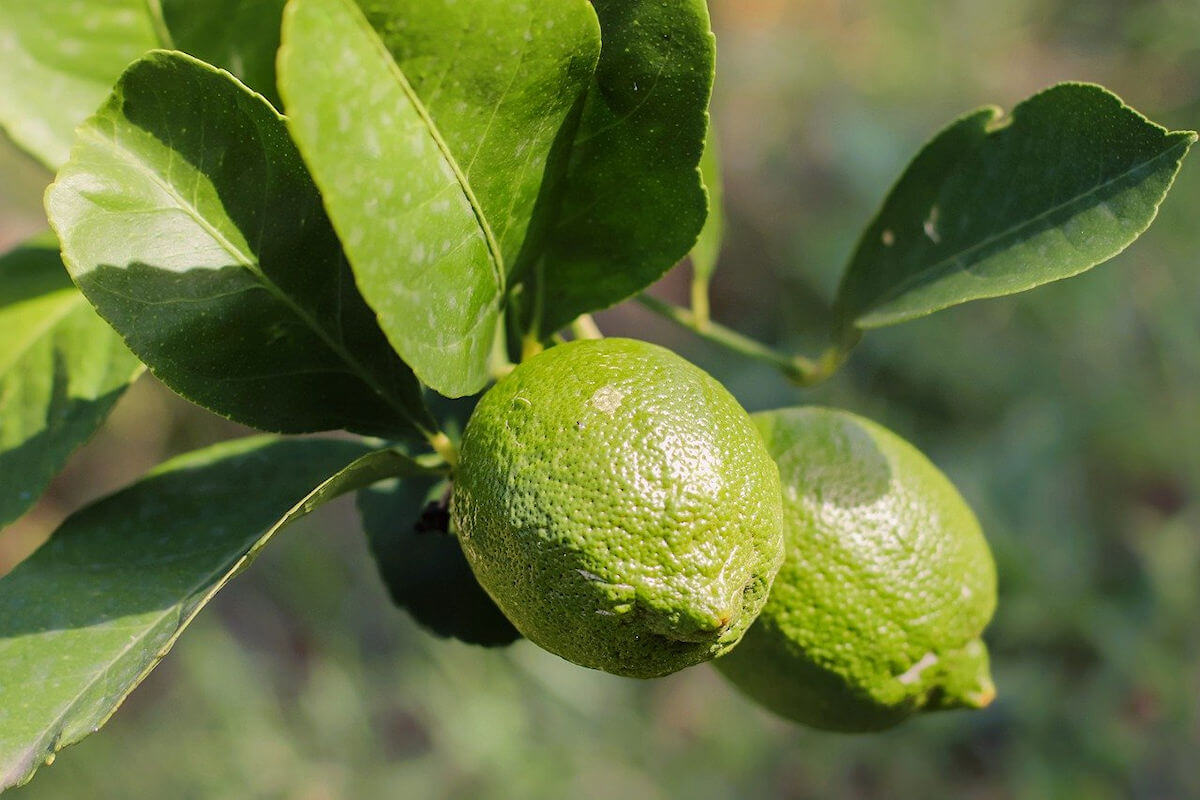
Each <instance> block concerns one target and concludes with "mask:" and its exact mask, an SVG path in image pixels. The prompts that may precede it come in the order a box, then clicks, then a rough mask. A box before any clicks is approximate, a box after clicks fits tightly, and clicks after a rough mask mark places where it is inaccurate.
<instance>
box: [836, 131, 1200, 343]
mask: <svg viewBox="0 0 1200 800" xmlns="http://www.w3.org/2000/svg"><path fill="white" fill-rule="evenodd" d="M1182 133H1183V132H1181V131H1172V132H1170V133H1168V134H1167V135H1168V136H1177V135H1180V134H1182ZM1192 141H1193V140H1191V139H1190V138H1189V137H1188V136H1187V135H1186V134H1183V138H1182V139H1181V140H1180V141H1179V142H1178V143H1176V144H1174V145H1171V146H1170V147H1168V148H1167V149H1165V150H1163V151H1162V152H1160V153H1158V154H1156V155H1155V156H1153V157H1151V158H1148V159H1146V160H1145V161H1140V162H1138V163H1137V164H1135V165H1133V166H1131V167H1130V168H1128V169H1126V170H1125V171H1123V172H1121V173H1120V174H1119V175H1114V176H1113V177H1112V178H1109V179H1108V180H1106V181H1104V182H1103V183H1099V184H1096V185H1095V186H1093V187H1092V188H1090V189H1088V190H1087V191H1086V192H1083V193H1081V194H1077V195H1075V196H1074V197H1072V198H1070V199H1068V200H1064V201H1063V202H1061V203H1058V204H1057V205H1054V206H1052V207H1050V208H1048V209H1046V210H1045V211H1043V212H1041V213H1039V214H1038V215H1036V216H1034V217H1030V218H1029V219H1026V220H1023V221H1021V222H1019V223H1017V224H1016V225H1012V226H1010V227H1008V228H1006V229H1004V230H1002V231H999V232H998V233H994V234H992V235H991V236H988V237H987V238H985V239H983V240H981V241H979V242H976V243H975V244H973V245H971V246H969V247H965V248H963V249H961V250H959V251H957V252H955V253H952V254H949V255H946V256H943V257H942V258H941V259H939V260H938V261H936V262H934V263H933V264H930V265H929V266H927V267H925V268H924V269H922V270H920V271H919V272H916V273H914V274H913V275H911V276H909V278H907V279H906V280H904V281H901V282H900V283H899V284H898V285H897V286H896V287H895V288H893V289H892V290H891V291H890V292H888V293H886V294H884V295H883V296H881V297H880V298H879V299H878V300H875V301H874V302H872V303H870V304H869V305H867V306H865V307H864V308H863V310H862V311H861V312H859V313H858V314H856V317H857V318H858V319H860V320H861V319H862V318H864V317H867V316H869V315H871V314H873V313H878V311H879V309H881V308H882V307H884V306H886V305H887V304H888V303H891V302H892V301H894V300H896V299H897V298H898V297H900V296H901V295H903V294H904V293H905V292H907V291H909V290H911V289H913V288H914V287H916V286H920V285H922V284H924V283H928V282H930V281H931V280H933V279H935V278H936V277H940V274H950V273H952V272H955V271H963V272H965V271H966V270H965V269H962V270H954V269H953V267H954V264H955V262H957V261H959V260H960V259H963V258H965V257H967V256H969V255H970V254H971V253H974V252H975V251H978V250H982V249H984V248H987V247H989V246H991V245H993V244H995V243H997V242H1001V241H1003V240H1005V239H1008V238H1011V237H1015V236H1018V235H1019V234H1020V233H1021V231H1022V230H1023V229H1025V228H1027V227H1030V226H1033V225H1036V224H1037V223H1038V222H1041V221H1042V220H1044V219H1046V218H1048V217H1051V216H1053V215H1055V214H1057V213H1059V212H1060V211H1063V210H1065V209H1067V208H1069V207H1071V206H1072V205H1075V204H1077V203H1081V202H1083V201H1084V200H1086V199H1088V198H1089V197H1091V196H1092V195H1095V194H1097V193H1098V192H1101V191H1103V190H1105V189H1107V188H1108V187H1110V186H1113V185H1115V184H1117V183H1119V182H1120V181H1123V180H1125V179H1126V178H1128V177H1130V176H1131V175H1133V174H1134V173H1135V172H1137V171H1138V170H1141V169H1145V168H1147V167H1149V166H1150V165H1152V164H1154V163H1155V162H1157V161H1159V160H1162V159H1165V158H1167V157H1168V156H1171V155H1172V154H1173V153H1174V152H1175V151H1177V150H1180V149H1186V148H1187V147H1189V146H1190V145H1191V143H1192ZM1159 205H1161V200H1160V201H1159V203H1156V204H1155V206H1154V207H1155V210H1157V208H1158V206H1159Z"/></svg>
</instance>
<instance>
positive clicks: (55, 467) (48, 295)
mask: <svg viewBox="0 0 1200 800" xmlns="http://www.w3.org/2000/svg"><path fill="white" fill-rule="evenodd" d="M140 371H141V364H139V363H138V360H137V359H136V358H134V357H133V354H131V353H130V352H129V351H128V350H127V349H126V348H125V346H124V345H122V344H121V341H120V339H119V338H118V337H117V335H116V334H115V333H113V331H112V329H111V328H109V327H108V325H107V324H105V322H104V320H102V319H100V318H99V317H98V316H96V312H94V311H93V310H92V308H91V306H89V305H88V304H87V301H85V300H84V299H83V296H82V295H81V294H79V292H78V291H77V290H76V289H75V287H74V286H72V285H71V279H70V278H69V277H68V275H67V271H66V270H65V269H64V268H63V265H62V261H61V259H60V258H59V256H58V248H57V243H56V242H54V241H53V239H52V238H51V237H44V238H41V239H38V240H34V241H31V242H29V243H27V244H26V245H24V246H22V247H19V248H17V249H16V250H13V251H11V252H9V253H6V254H5V255H4V256H0V528H2V527H3V526H5V525H7V524H8V523H10V522H12V521H13V520H15V519H16V518H17V517H19V516H21V514H23V513H25V512H26V511H27V510H28V509H29V507H30V506H32V505H33V503H34V502H35V501H36V500H37V498H38V497H39V496H40V495H41V493H42V491H43V490H44V489H45V488H46V486H47V484H49V483H50V479H51V478H53V477H54V476H55V474H57V473H58V471H59V470H60V469H62V466H63V464H64V463H65V462H66V460H67V458H68V457H69V456H70V455H71V453H73V452H74V451H75V448H77V447H79V445H81V444H83V443H84V442H85V441H87V440H88V438H89V437H90V436H91V435H92V434H93V433H94V432H95V431H96V429H97V428H99V427H100V425H101V423H103V422H104V420H105V418H106V417H107V416H108V412H109V411H110V410H111V409H112V407H113V405H114V404H115V403H116V402H117V399H118V398H120V396H121V394H122V393H123V392H124V391H125V387H126V386H128V385H129V383H130V382H131V381H132V380H133V379H134V377H135V376H136V375H137V374H138V373H139V372H140Z"/></svg>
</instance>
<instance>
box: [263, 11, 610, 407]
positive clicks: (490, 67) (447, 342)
mask: <svg viewBox="0 0 1200 800" xmlns="http://www.w3.org/2000/svg"><path fill="white" fill-rule="evenodd" d="M362 5H363V6H364V8H365V11H366V15H364V13H363V11H361V10H360V9H359V8H358V7H357V6H355V4H354V3H353V2H352V1H351V0H292V1H291V2H290V3H289V5H288V8H287V10H286V12H285V15H284V29H283V47H282V49H281V51H280V58H279V82H280V93H281V94H282V95H283V99H284V104H285V106H286V108H287V111H288V117H289V123H290V126H291V129H292V133H293V135H294V136H295V138H296V141H297V142H298V143H299V146H300V149H301V151H302V152H303V153H304V155H305V159H306V160H307V162H308V165H309V167H310V169H311V170H312V172H313V175H314V176H315V178H316V181H317V183H318V185H320V186H321V189H322V192H323V194H324V197H325V203H326V206H327V208H328V209H329V213H330V216H331V217H332V219H333V221H334V225H335V226H336V227H337V229H338V232H339V233H340V235H341V237H342V241H343V242H344V243H345V245H346V252H347V254H348V256H349V258H350V261H351V263H352V264H353V266H354V272H355V276H356V278H357V280H358V284H359V288H360V289H361V291H362V292H363V295H364V296H365V297H366V299H367V302H369V303H370V304H371V306H372V307H373V308H374V309H375V311H376V312H377V313H378V315H379V318H380V321H381V324H382V326H383V329H384V330H385V331H386V332H387V334H388V337H389V339H390V340H391V342H392V345H393V346H394V347H395V348H396V350H397V351H398V352H399V353H400V355H401V356H403V357H404V360H405V361H407V362H408V363H409V364H411V365H412V367H413V369H414V370H415V372H416V374H417V375H418V376H419V377H420V378H421V380H422V381H424V382H425V383H427V384H429V385H430V386H431V387H433V388H434V389H436V390H437V391H439V392H441V393H442V394H445V395H449V396H461V395H467V394H472V393H474V392H476V391H478V390H479V389H480V388H482V387H483V385H484V384H485V383H486V382H487V380H488V373H487V357H488V353H489V351H490V349H491V345H492V341H493V338H494V335H495V331H496V324H497V321H498V318H499V313H500V302H501V298H502V296H503V293H504V286H505V279H506V274H507V273H508V271H509V269H510V267H511V266H512V265H513V264H515V263H517V262H518V261H519V260H520V258H521V253H522V251H523V250H524V249H525V248H526V246H527V240H528V239H529V237H530V232H529V226H530V221H531V219H532V218H533V217H534V216H535V215H534V208H535V206H536V205H537V203H538V202H539V194H540V192H541V191H542V185H543V182H544V174H545V173H546V171H547V169H548V167H547V163H548V161H550V159H551V151H552V150H553V149H554V147H555V142H556V139H557V138H558V137H559V133H560V129H561V128H562V127H563V126H564V124H565V123H566V122H567V121H568V118H569V117H571V115H572V111H573V109H574V108H575V107H576V106H577V104H578V102H579V98H580V97H581V96H582V94H583V91H584V89H585V87H586V85H587V80H588V79H589V77H590V75H591V71H592V67H593V65H594V63H595V50H596V49H597V47H598V39H597V37H598V32H597V29H596V21H595V17H594V15H593V14H592V11H591V9H590V8H589V6H588V4H587V3H586V2H584V0H531V1H530V2H526V3H522V4H513V3H511V2H509V1H508V0H370V1H368V0H364V2H363V3H362ZM372 23H373V24H372ZM377 30H378V31H379V32H380V33H377ZM381 36H382V38H381Z"/></svg>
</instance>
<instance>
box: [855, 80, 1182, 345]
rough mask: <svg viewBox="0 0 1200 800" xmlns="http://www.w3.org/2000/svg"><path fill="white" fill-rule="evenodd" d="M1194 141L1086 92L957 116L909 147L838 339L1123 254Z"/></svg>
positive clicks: (1070, 90)
mask: <svg viewBox="0 0 1200 800" xmlns="http://www.w3.org/2000/svg"><path fill="white" fill-rule="evenodd" d="M1195 140H1196V135H1195V134H1194V133H1191V132H1187V131H1176V132H1168V131H1167V130H1166V129H1164V128H1161V127H1159V126H1158V125H1155V124H1154V123H1152V122H1150V121H1149V120H1147V119H1146V118H1145V117H1143V116H1142V115H1140V114H1138V113H1137V112H1136V111H1134V110H1133V109H1131V108H1129V107H1128V106H1126V105H1125V104H1123V103H1122V102H1121V100H1120V99H1119V98H1118V97H1116V96H1115V95H1113V94H1111V93H1109V92H1108V91H1106V90H1105V89H1103V88H1101V87H1099V86H1093V85H1088V84H1078V83H1066V84H1060V85H1058V86H1054V87H1052V88H1050V89H1047V90H1045V91H1043V92H1041V93H1040V94H1037V95H1034V96H1033V97H1031V98H1030V99H1028V100H1026V101H1025V102H1023V103H1021V104H1020V105H1018V106H1017V107H1016V108H1014V109H1013V112H1012V115H1011V117H1010V118H1009V119H1002V118H1001V112H1000V110H999V109H996V108H984V109H981V110H979V111H976V112H974V113H972V114H968V115H967V116H965V117H963V118H962V119H960V120H958V121H957V122H955V123H954V124H952V125H951V126H950V127H948V128H947V129H946V130H944V131H942V132H941V133H940V134H938V136H937V137H935V138H934V139H933V141H931V142H930V143H929V144H928V145H926V147H925V148H924V149H923V150H922V151H921V152H920V154H918V155H917V157H916V159H915V160H914V161H913V162H912V164H910V165H909V167H908V169H907V170H906V171H905V173H904V175H903V176H902V177H901V178H900V180H899V182H898V183H897V184H896V186H895V187H894V188H893V189H892V191H891V193H890V194H889V195H888V198H887V200H886V201H884V204H883V209H882V210H881V211H880V212H879V215H878V216H877V217H876V218H875V220H874V221H873V222H872V223H871V225H870V226H869V227H868V228H867V230H866V232H865V233H864V235H863V238H862V240H861V241H860V243H859V246H858V249H857V251H856V252H855V254H854V257H853V259H852V260H851V262H850V266H849V268H848V269H847V271H846V274H845V276H844V278H843V280H842V284H841V287H840V289H839V291H838V299H837V308H838V317H839V320H840V325H841V326H842V335H844V336H853V335H854V334H853V331H852V329H853V328H854V327H857V328H877V327H880V326H883V325H891V324H895V323H897V322H904V321H906V320H910V319H915V318H917V317H921V316H924V315H926V314H930V313H932V312H934V311H938V310H939V309H942V308H946V307H947V306H952V305H955V304H958V303H963V302H966V301H968V300H975V299H979V298H985V297H998V296H1000V295H1006V294H1013V293H1015V292H1021V291H1025V290H1026V289H1032V288H1033V287H1035V286H1040V285H1041V284H1043V283H1047V282H1049V281H1054V280H1059V279H1061V278H1067V277H1070V276H1072V275H1077V274H1078V273H1080V272H1084V271H1085V270H1088V269H1090V268H1092V267H1094V266H1095V265H1097V264H1099V263H1101V262H1103V261H1105V260H1107V259H1109V258H1112V257H1113V256H1114V255H1116V254H1117V253H1119V252H1121V251H1122V250H1123V249H1125V248H1126V247H1127V246H1128V245H1129V244H1130V243H1131V242H1133V240H1134V239H1136V238H1137V237H1138V236H1139V235H1140V234H1141V233H1142V232H1143V231H1144V230H1146V228H1147V227H1148V226H1149V225H1150V223H1151V221H1153V219H1154V216H1155V214H1156V213H1157V211H1158V206H1159V204H1160V203H1161V202H1162V200H1163V197H1164V196H1165V195H1166V193H1167V190H1168V189H1169V188H1170V186H1171V183H1172V182H1173V181H1174V179H1175V174H1176V172H1177V171H1178V170H1179V165H1180V162H1181V161H1182V159H1183V157H1184V155H1185V154H1186V153H1187V151H1188V148H1189V147H1190V146H1191V144H1192V143H1193V142H1194V141H1195Z"/></svg>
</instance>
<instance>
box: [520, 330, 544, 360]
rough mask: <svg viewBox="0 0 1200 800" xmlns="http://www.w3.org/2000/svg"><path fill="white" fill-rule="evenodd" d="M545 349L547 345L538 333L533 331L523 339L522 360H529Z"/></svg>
mask: <svg viewBox="0 0 1200 800" xmlns="http://www.w3.org/2000/svg"><path fill="white" fill-rule="evenodd" d="M545 349H546V348H545V346H544V345H543V344H542V343H541V341H540V340H539V339H538V337H537V336H536V335H534V334H532V333H531V334H528V335H527V336H526V337H525V338H524V339H522V340H521V360H522V361H528V360H529V359H531V358H533V357H534V356H536V355H537V354H538V353H540V352H542V351H543V350H545Z"/></svg>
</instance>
